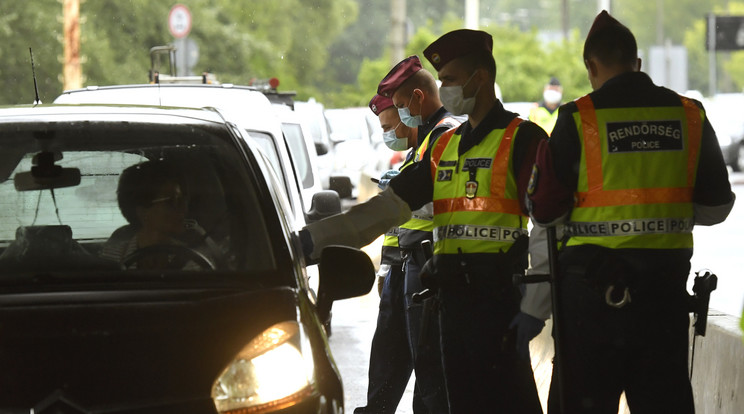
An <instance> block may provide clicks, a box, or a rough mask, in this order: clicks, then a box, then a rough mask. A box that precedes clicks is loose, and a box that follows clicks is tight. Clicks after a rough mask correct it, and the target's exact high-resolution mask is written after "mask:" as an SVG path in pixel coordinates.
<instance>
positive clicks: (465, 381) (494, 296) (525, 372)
mask: <svg viewBox="0 0 744 414" xmlns="http://www.w3.org/2000/svg"><path fill="white" fill-rule="evenodd" d="M494 273H495V272H494ZM494 278H496V276H495V275H494V274H493V273H492V274H491V275H485V276H483V277H469V282H468V281H467V280H465V279H464V278H463V277H458V280H457V281H455V282H454V283H447V284H446V285H443V286H442V287H441V288H440V290H439V299H440V313H439V323H440V330H441V348H442V361H443V365H444V375H445V382H446V387H447V395H448V399H449V404H450V413H453V414H470V413H510V414H522V413H530V414H533V413H542V407H541V405H540V400H539V397H538V393H537V387H536V386H535V379H534V376H533V372H532V366H531V364H530V360H529V359H522V358H520V357H519V354H518V353H517V349H516V335H515V334H516V332H515V331H514V330H513V329H509V324H510V322H511V320H512V319H513V318H514V316H515V315H516V314H517V312H519V303H520V299H521V295H520V293H519V290H518V289H517V288H515V287H514V286H513V285H512V283H511V280H510V278H503V279H504V280H503V281H502V282H501V283H499V285H500V286H498V287H497V286H494V283H493V280H488V279H494Z"/></svg>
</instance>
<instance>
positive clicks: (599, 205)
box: [528, 11, 734, 414]
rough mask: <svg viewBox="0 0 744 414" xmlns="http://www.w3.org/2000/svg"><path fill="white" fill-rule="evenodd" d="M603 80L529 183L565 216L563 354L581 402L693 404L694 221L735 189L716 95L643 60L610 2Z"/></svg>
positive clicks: (598, 46)
mask: <svg viewBox="0 0 744 414" xmlns="http://www.w3.org/2000/svg"><path fill="white" fill-rule="evenodd" d="M584 62H585V65H586V68H587V74H588V77H589V81H590V83H591V85H592V88H593V89H594V91H593V92H592V93H590V94H588V95H585V96H583V97H581V98H579V99H577V100H576V101H574V102H570V103H568V104H566V105H563V106H562V107H561V108H560V110H559V116H558V121H557V123H556V125H555V129H554V130H553V133H552V135H551V137H550V141H549V144H545V145H541V146H540V149H539V150H538V155H537V162H536V164H535V169H534V173H533V180H532V182H531V184H530V190H529V191H528V192H529V200H530V201H529V203H528V204H531V207H530V209H531V214H532V216H533V218H534V219H535V220H536V221H538V222H541V223H546V224H554V223H562V222H564V219H566V220H565V227H564V228H565V234H566V236H564V239H563V241H562V249H561V251H560V254H559V259H560V266H559V268H560V271H559V272H558V277H559V282H558V283H559V286H560V290H559V292H560V301H559V310H560V313H559V315H560V318H561V320H560V326H561V331H560V338H561V349H562V355H560V356H558V357H559V358H560V363H561V365H560V366H561V367H564V370H565V372H564V373H563V374H562V375H561V373H556V372H554V376H553V384H552V385H553V386H552V387H551V393H550V401H549V412H550V413H559V412H561V411H560V408H559V403H560V401H559V400H558V398H557V397H558V394H557V393H556V391H557V389H558V388H557V387H556V386H557V385H558V384H557V382H556V378H561V377H562V378H565V383H564V384H562V395H563V396H564V399H563V408H564V410H565V411H563V412H569V413H592V414H602V413H613V414H614V413H617V407H618V401H619V398H620V395H621V393H622V392H623V391H624V392H625V396H626V398H627V401H628V404H629V406H630V410H631V412H643V413H661V412H664V413H677V414H678V413H693V412H694V409H695V408H694V404H693V397H692V389H691V386H690V381H689V378H688V370H687V363H688V332H689V314H688V312H689V310H688V306H687V298H688V293H687V290H686V283H687V277H688V274H689V272H690V258H691V257H692V251H693V250H692V248H693V242H692V229H693V226H694V225H695V224H698V225H713V224H717V223H720V222H722V221H723V220H725V218H726V217H727V216H728V214H729V212H730V211H731V208H732V206H733V203H734V194H733V193H732V192H731V186H730V183H729V180H728V173H727V170H726V166H725V164H724V162H723V157H722V155H721V150H720V147H719V146H718V141H717V139H716V135H715V132H714V131H713V129H712V128H711V125H710V123H709V122H708V119H707V118H706V115H705V110H704V108H703V106H702V105H701V104H700V103H699V102H697V101H694V100H691V99H687V98H685V97H682V96H680V95H678V94H676V93H675V92H674V91H671V90H669V89H666V88H664V87H660V86H656V85H654V84H653V82H652V81H651V79H650V78H649V77H648V76H647V75H646V74H644V73H643V72H641V71H640V65H641V61H640V59H638V54H637V46H636V41H635V37H634V36H633V34H632V33H631V31H630V30H629V29H628V28H627V27H625V26H624V25H622V24H621V23H620V22H618V21H617V20H615V19H614V18H613V17H611V16H610V15H609V14H608V13H607V12H606V11H603V12H602V13H600V14H599V15H598V16H597V17H596V19H595V21H594V24H593V25H592V28H591V30H590V31H589V34H588V35H587V39H586V41H585V43H584Z"/></svg>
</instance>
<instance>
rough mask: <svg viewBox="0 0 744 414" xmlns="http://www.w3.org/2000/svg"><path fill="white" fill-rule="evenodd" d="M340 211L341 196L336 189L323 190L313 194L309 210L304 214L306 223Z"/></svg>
mask: <svg viewBox="0 0 744 414" xmlns="http://www.w3.org/2000/svg"><path fill="white" fill-rule="evenodd" d="M339 213H341V198H340V197H339V196H338V193H337V192H336V191H331V190H323V191H318V192H317V193H315V194H313V200H312V202H311V204H310V210H309V211H308V212H307V214H306V219H307V222H308V223H312V222H314V221H318V220H321V219H324V218H326V217H330V216H333V215H336V214H339Z"/></svg>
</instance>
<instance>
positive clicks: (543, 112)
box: [529, 76, 563, 135]
mask: <svg viewBox="0 0 744 414" xmlns="http://www.w3.org/2000/svg"><path fill="white" fill-rule="evenodd" d="M561 99H563V87H562V86H561V82H560V81H558V78H556V77H555V76H552V77H551V78H550V81H549V82H548V83H547V84H546V85H545V87H544V88H543V99H542V101H540V102H539V103H537V104H536V105H535V106H534V107H533V108H532V109H530V116H529V120H530V121H532V122H534V123H536V124H537V125H540V126H541V127H542V129H544V130H545V132H547V133H548V135H550V133H551V132H552V131H553V127H554V126H555V121H556V119H558V107H559V106H560V105H561Z"/></svg>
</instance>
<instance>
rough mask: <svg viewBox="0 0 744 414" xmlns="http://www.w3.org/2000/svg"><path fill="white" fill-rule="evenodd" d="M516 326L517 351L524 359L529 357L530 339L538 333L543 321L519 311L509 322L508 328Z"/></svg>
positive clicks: (543, 323) (543, 324) (543, 325)
mask: <svg viewBox="0 0 744 414" xmlns="http://www.w3.org/2000/svg"><path fill="white" fill-rule="evenodd" d="M514 327H516V328H517V353H519V356H520V357H522V358H524V359H529V358H530V341H531V340H532V339H533V338H534V337H536V336H537V335H539V334H540V332H541V331H542V329H543V327H545V322H543V321H541V320H540V319H537V318H535V317H534V316H532V315H529V314H526V313H524V312H519V313H518V314H517V315H516V316H515V317H514V319H512V321H511V323H510V324H509V329H512V328H514Z"/></svg>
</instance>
